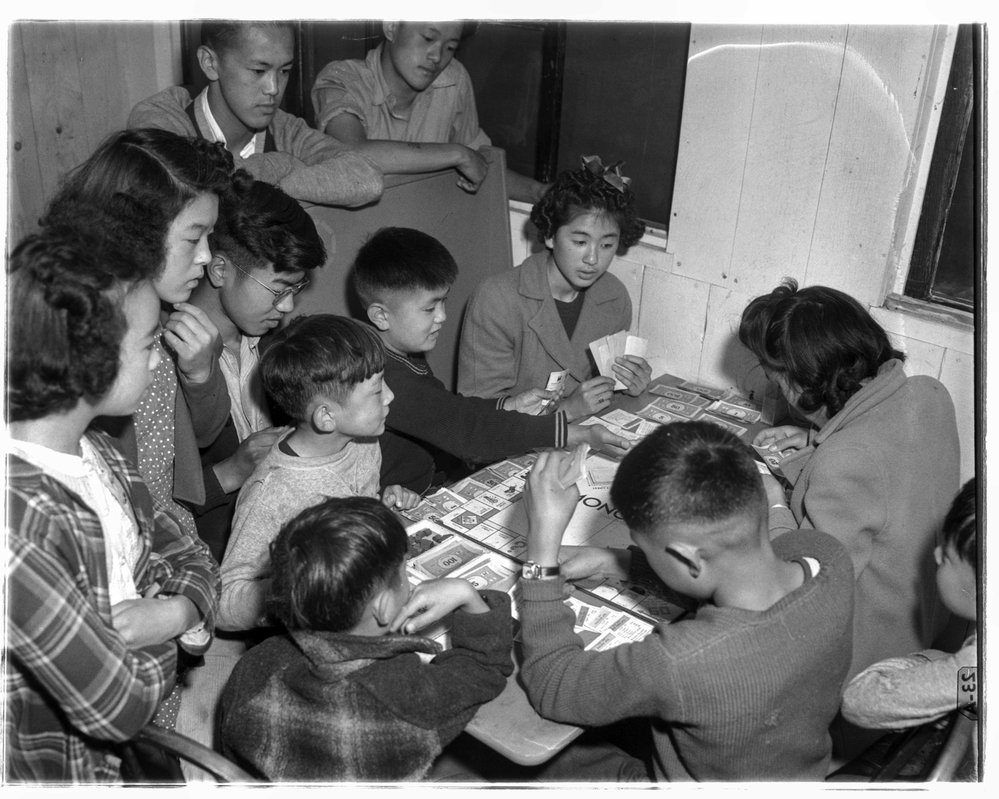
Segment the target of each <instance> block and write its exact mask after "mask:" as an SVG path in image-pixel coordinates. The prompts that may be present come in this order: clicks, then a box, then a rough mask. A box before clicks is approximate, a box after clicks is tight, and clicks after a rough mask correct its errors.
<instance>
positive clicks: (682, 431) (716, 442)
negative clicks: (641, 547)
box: [611, 421, 767, 533]
mask: <svg viewBox="0 0 999 799" xmlns="http://www.w3.org/2000/svg"><path fill="white" fill-rule="evenodd" d="M611 500H612V501H613V503H614V506H615V507H616V508H617V510H618V512H619V513H620V514H621V517H622V518H623V519H624V521H625V523H626V524H627V525H628V527H629V529H631V530H633V531H635V532H638V533H652V532H654V531H655V530H656V529H657V528H659V527H660V525H662V524H667V523H677V522H682V523H686V522H714V521H719V520H722V519H730V518H733V517H735V516H743V515H752V516H759V515H761V514H764V513H766V504H767V503H766V492H765V491H764V489H763V483H762V482H761V480H760V475H759V472H758V471H757V468H756V463H755V461H754V458H753V453H752V451H751V450H750V449H749V447H747V446H746V445H745V444H743V443H742V442H741V441H740V440H739V439H738V438H736V437H735V436H734V435H733V434H732V433H730V432H729V431H728V430H725V429H724V428H722V427H719V426H718V425H715V424H711V423H710V422H702V421H693V422H673V423H671V424H667V425H663V426H662V427H660V428H659V429H658V430H655V431H653V432H652V433H651V434H650V435H648V436H647V437H646V438H644V439H643V440H642V441H641V442H640V443H639V444H638V445H637V446H635V448H634V449H632V450H631V451H630V452H628V454H627V455H625V457H624V459H623V460H622V461H621V465H620V466H619V467H618V470H617V474H616V475H615V476H614V482H613V483H612V485H611Z"/></svg>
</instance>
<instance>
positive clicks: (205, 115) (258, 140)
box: [194, 86, 267, 158]
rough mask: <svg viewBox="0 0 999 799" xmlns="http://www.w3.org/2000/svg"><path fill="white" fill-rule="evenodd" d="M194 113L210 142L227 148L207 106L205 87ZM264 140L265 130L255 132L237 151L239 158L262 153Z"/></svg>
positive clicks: (265, 137)
mask: <svg viewBox="0 0 999 799" xmlns="http://www.w3.org/2000/svg"><path fill="white" fill-rule="evenodd" d="M194 113H195V116H198V117H201V119H203V120H204V123H205V124H204V127H207V128H208V130H209V132H210V133H211V134H212V138H211V140H212V141H217V142H222V144H224V145H225V146H226V147H228V146H229V143H228V142H227V141H226V140H225V134H224V133H223V132H222V128H221V127H219V123H218V122H216V121H215V115H214V114H212V109H211V106H210V105H209V104H208V87H207V86H206V87H205V88H204V89H202V90H201V94H199V95H198V100H197V104H196V105H195V111H194ZM199 121H200V120H199ZM266 139H267V131H266V130H260V131H257V132H256V133H254V134H253V138H251V139H250V140H249V141H248V142H247V143H246V146H245V147H244V148H243V149H242V150H240V151H239V157H240V158H249V157H250V156H251V155H253V154H255V153H262V152H263V151H264V143H265V141H266Z"/></svg>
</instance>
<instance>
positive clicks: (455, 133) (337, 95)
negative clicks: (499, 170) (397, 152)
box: [312, 44, 490, 150]
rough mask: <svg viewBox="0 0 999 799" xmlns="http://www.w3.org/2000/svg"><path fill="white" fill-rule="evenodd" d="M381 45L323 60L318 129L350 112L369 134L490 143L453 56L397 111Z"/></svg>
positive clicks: (317, 89)
mask: <svg viewBox="0 0 999 799" xmlns="http://www.w3.org/2000/svg"><path fill="white" fill-rule="evenodd" d="M383 47H384V44H380V45H379V46H378V47H376V48H375V49H373V50H371V51H370V52H369V53H368V54H367V56H366V57H365V58H364V60H363V61H361V60H359V59H352V60H348V61H334V62H332V63H330V64H327V65H326V66H325V67H324V68H323V69H322V71H321V72H320V73H319V75H317V76H316V81H315V83H314V84H313V87H312V104H313V107H314V108H315V109H316V127H317V128H318V129H319V130H323V129H325V127H326V125H327V123H329V121H330V120H331V119H333V118H334V117H336V116H338V115H339V114H351V115H352V116H355V117H357V118H358V119H359V120H360V121H361V124H362V125H363V126H364V129H365V132H366V134H367V136H368V138H369V139H388V140H390V141H408V142H428V143H432V142H438V143H448V142H454V143H457V144H464V145H466V146H467V147H471V148H472V149H473V150H477V149H478V148H480V147H483V146H486V145H488V144H490V140H489V137H488V136H487V135H486V134H485V132H484V131H483V130H482V129H481V128H480V127H479V115H478V111H477V110H476V107H475V93H474V90H473V88H472V81H471V78H469V76H468V72H467V71H466V70H465V68H464V67H463V66H462V65H461V64H460V63H459V62H458V61H457V60H452V61H451V63H450V64H448V65H447V66H446V67H445V68H444V70H443V71H442V72H441V73H440V74H439V75H438V76H437V77H436V78H435V79H434V82H433V83H431V84H430V86H428V87H427V88H426V89H424V90H423V91H422V92H420V93H419V94H417V95H416V98H415V99H414V100H413V103H412V105H411V106H410V107H409V108H408V109H406V110H405V111H404V112H400V111H399V110H397V109H396V98H395V97H394V96H393V95H392V93H391V91H390V90H389V87H388V84H387V83H386V82H385V75H384V74H383V72H382V62H381V54H382V48H383Z"/></svg>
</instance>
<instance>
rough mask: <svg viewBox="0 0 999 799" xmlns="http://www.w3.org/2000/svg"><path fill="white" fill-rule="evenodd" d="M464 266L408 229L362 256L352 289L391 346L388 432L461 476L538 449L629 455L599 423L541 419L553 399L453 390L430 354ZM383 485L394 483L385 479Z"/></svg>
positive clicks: (374, 240)
mask: <svg viewBox="0 0 999 799" xmlns="http://www.w3.org/2000/svg"><path fill="white" fill-rule="evenodd" d="M457 274H458V266H457V264H456V263H455V261H454V258H453V257H452V256H451V253H449V252H448V250H447V248H446V247H445V246H444V245H443V244H441V243H440V242H439V241H438V240H437V239H435V238H434V237H433V236H430V235H428V234H426V233H423V232H421V231H419V230H413V229H412V228H398V227H390V228H382V229H381V230H379V231H378V232H377V233H375V234H374V235H373V236H372V237H371V238H370V239H369V240H368V241H367V242H365V244H364V245H363V246H362V247H361V249H360V250H359V251H358V253H357V259H356V261H355V263H354V287H355V289H356V291H357V294H358V296H359V298H360V300H361V303H362V305H363V306H364V307H365V308H366V309H367V314H368V319H370V320H371V323H372V324H373V325H374V326H375V329H376V330H377V331H378V335H379V336H380V337H381V340H382V342H383V343H384V345H385V382H386V384H387V385H388V386H391V388H392V392H393V394H394V395H395V402H394V403H393V405H392V408H391V410H390V411H389V415H388V419H387V420H386V422H385V426H386V428H387V429H388V430H390V431H393V432H395V433H397V434H398V435H399V436H400V437H402V438H404V439H409V441H410V442H411V443H412V444H415V445H416V447H417V448H416V452H417V453H421V452H422V454H423V457H426V453H429V455H430V456H431V457H432V458H433V459H434V461H435V463H436V468H437V469H438V471H439V472H444V473H445V474H446V475H447V476H448V477H455V476H457V475H458V474H459V473H460V470H461V468H462V464H461V461H465V462H471V463H488V462H493V461H496V460H500V459H501V458H506V457H511V456H514V455H519V454H521V453H523V452H527V451H528V450H532V449H536V448H539V447H556V448H562V447H574V446H575V445H577V444H581V443H584V442H585V443H587V444H589V445H590V446H591V447H593V448H594V449H605V450H607V451H609V452H611V453H615V454H623V453H624V452H625V451H626V450H627V448H628V442H627V441H626V440H625V439H622V438H620V437H619V436H616V435H614V434H613V433H611V432H610V431H609V430H608V429H607V428H606V427H604V426H602V425H598V424H594V425H578V424H569V423H568V421H567V420H566V416H565V413H563V412H561V411H559V412H556V413H553V414H549V415H536V414H539V413H540V412H541V410H542V408H543V406H544V404H545V402H546V401H547V400H549V399H551V398H552V396H553V395H552V392H549V391H542V390H540V389H531V390H528V391H525V392H524V393H522V394H518V395H517V396H515V397H509V396H502V397H499V398H498V399H497V398H491V399H482V398H480V397H463V396H461V395H460V394H454V393H452V392H450V391H448V390H447V389H446V388H445V387H444V384H443V383H441V381H440V380H438V379H437V378H436V377H435V376H434V373H433V371H432V370H431V369H430V365H429V364H428V363H427V360H426V353H428V352H430V351H431V350H432V349H433V348H434V346H435V345H436V344H437V336H438V334H439V333H440V330H441V327H442V326H443V324H444V321H445V320H446V319H447V314H446V313H445V310H444V304H445V301H446V300H447V295H448V292H449V291H450V290H451V284H452V283H454V279H455V277H456V276H457ZM383 479H384V480H387V479H388V477H386V476H384V475H383Z"/></svg>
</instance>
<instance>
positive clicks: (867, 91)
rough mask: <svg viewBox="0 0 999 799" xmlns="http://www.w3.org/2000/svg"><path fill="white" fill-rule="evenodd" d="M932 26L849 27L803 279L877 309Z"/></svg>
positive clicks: (910, 173)
mask: <svg viewBox="0 0 999 799" xmlns="http://www.w3.org/2000/svg"><path fill="white" fill-rule="evenodd" d="M933 33H934V31H933V28H932V27H930V26H925V27H911V26H908V27H907V26H899V27H878V26H860V27H853V28H851V29H850V32H849V36H848V38H847V50H846V53H847V57H846V59H845V61H844V63H843V74H842V87H841V89H840V92H839V97H838V100H837V104H836V120H835V125H834V127H833V131H832V137H831V139H830V142H829V158H828V162H827V164H826V169H825V174H824V176H823V180H822V196H821V202H820V205H819V208H818V214H817V215H816V219H815V229H814V239H813V242H812V250H811V253H810V257H809V265H808V271H807V274H806V275H805V278H806V280H805V282H807V283H818V284H823V285H831V286H835V287H837V288H840V289H843V290H844V291H847V292H849V293H850V294H851V295H852V296H854V297H856V298H857V299H858V300H859V301H860V302H861V303H864V304H880V302H881V299H882V298H881V296H880V294H881V290H882V285H883V284H884V276H885V269H886V268H887V266H888V256H889V251H890V248H891V246H892V237H893V234H894V229H895V217H896V209H897V208H898V207H899V204H900V200H901V196H902V194H903V193H904V192H905V191H906V188H907V183H908V181H909V180H910V179H911V178H913V177H914V175H915V171H916V164H915V163H914V161H913V159H912V150H913V146H914V145H913V141H912V136H913V133H914V131H915V130H916V128H917V122H918V119H917V117H918V111H919V108H920V100H921V97H922V94H923V92H924V90H926V82H927V80H929V79H930V78H935V76H927V74H926V69H925V65H926V62H927V56H928V54H929V51H930V45H931V43H932V40H933Z"/></svg>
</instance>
